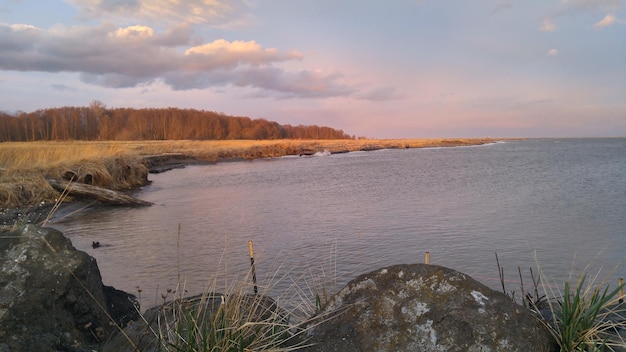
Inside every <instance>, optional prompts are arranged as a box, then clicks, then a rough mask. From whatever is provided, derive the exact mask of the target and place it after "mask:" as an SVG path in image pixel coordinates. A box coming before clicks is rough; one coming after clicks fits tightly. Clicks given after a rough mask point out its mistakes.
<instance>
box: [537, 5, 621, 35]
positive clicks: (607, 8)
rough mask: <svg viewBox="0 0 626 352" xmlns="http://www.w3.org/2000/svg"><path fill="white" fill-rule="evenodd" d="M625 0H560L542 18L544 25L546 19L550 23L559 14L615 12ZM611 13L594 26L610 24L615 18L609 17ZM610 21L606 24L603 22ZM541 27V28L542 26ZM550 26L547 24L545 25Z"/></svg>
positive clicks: (559, 15)
mask: <svg viewBox="0 0 626 352" xmlns="http://www.w3.org/2000/svg"><path fill="white" fill-rule="evenodd" d="M624 3H626V0H562V1H561V3H560V5H559V6H558V7H557V8H555V9H554V10H553V11H552V12H551V13H550V14H549V15H548V16H546V18H545V19H544V27H545V23H546V21H548V23H552V22H551V21H552V19H553V18H556V17H561V16H572V15H578V14H589V15H593V16H595V15H597V14H598V13H605V14H606V13H610V14H611V13H617V12H618V10H619V9H620V8H621V7H623V6H624ZM609 16H611V15H607V16H606V17H605V18H604V19H603V20H601V21H600V22H598V23H596V24H595V25H594V27H596V28H599V27H603V26H607V25H610V24H612V23H614V22H611V21H615V19H612V20H611V19H610V17H609ZM604 21H607V22H610V23H608V24H604V23H603V22H604ZM544 27H541V28H544ZM547 28H550V27H549V26H548V27H546V29H547Z"/></svg>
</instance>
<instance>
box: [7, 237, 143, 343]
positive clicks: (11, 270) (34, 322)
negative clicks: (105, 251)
mask: <svg viewBox="0 0 626 352" xmlns="http://www.w3.org/2000/svg"><path fill="white" fill-rule="evenodd" d="M107 294H108V296H107ZM110 307H115V310H114V312H115V314H114V315H115V318H113V319H114V320H115V319H117V321H116V323H117V324H124V323H125V322H127V321H128V320H129V319H132V317H133V312H132V311H129V309H130V307H132V310H133V311H134V310H135V309H134V296H132V295H129V294H125V293H123V292H121V291H117V290H115V289H112V288H107V289H106V293H105V289H104V286H103V284H102V278H101V276H100V271H99V269H98V266H97V264H96V260H95V259H94V258H92V257H90V256H89V255H87V254H86V253H85V252H82V251H78V250H76V249H75V248H74V247H73V246H72V244H71V241H70V240H69V239H67V238H66V237H64V236H63V234H62V233H61V232H59V231H56V230H54V229H49V228H40V227H36V226H34V225H26V226H23V227H20V228H18V229H17V230H15V231H12V232H5V233H2V234H1V236H0V350H2V351H4V350H6V351H40V352H47V351H87V350H92V349H93V346H96V347H97V346H98V344H99V343H100V342H101V341H103V340H105V339H106V338H107V337H108V336H110V335H111V334H112V333H113V332H114V331H115V330H116V329H117V327H115V324H114V323H113V322H112V321H111V318H110V317H109V308H110Z"/></svg>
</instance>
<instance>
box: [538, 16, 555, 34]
mask: <svg viewBox="0 0 626 352" xmlns="http://www.w3.org/2000/svg"><path fill="white" fill-rule="evenodd" d="M539 30H540V31H542V32H554V31H556V25H555V24H554V23H552V20H551V19H549V18H544V19H543V25H542V26H541V27H539Z"/></svg>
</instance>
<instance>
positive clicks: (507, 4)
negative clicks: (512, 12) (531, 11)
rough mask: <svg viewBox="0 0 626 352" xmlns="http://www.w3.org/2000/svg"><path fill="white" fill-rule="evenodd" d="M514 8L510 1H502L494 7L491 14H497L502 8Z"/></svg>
mask: <svg viewBox="0 0 626 352" xmlns="http://www.w3.org/2000/svg"><path fill="white" fill-rule="evenodd" d="M512 8H513V4H511V3H510V2H508V1H501V2H499V3H497V4H496V5H495V6H494V7H493V9H492V10H491V14H492V15H495V14H496V13H498V12H500V11H502V10H507V9H512Z"/></svg>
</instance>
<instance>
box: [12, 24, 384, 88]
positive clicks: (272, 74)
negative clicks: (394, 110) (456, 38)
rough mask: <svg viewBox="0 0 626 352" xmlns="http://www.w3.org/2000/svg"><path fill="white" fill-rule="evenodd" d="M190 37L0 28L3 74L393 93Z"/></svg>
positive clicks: (285, 55)
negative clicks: (362, 88) (288, 67)
mask: <svg viewBox="0 0 626 352" xmlns="http://www.w3.org/2000/svg"><path fill="white" fill-rule="evenodd" d="M191 36H192V31H191V29H190V28H189V27H188V26H187V25H179V26H176V27H172V28H170V29H169V30H167V31H165V32H163V33H159V32H157V31H155V30H154V29H153V28H151V27H148V26H141V25H135V26H128V27H116V26H114V25H113V24H112V23H104V24H101V25H100V26H96V27H84V26H75V27H66V26H62V25H56V26H54V27H52V28H50V29H49V30H47V31H46V30H42V29H39V28H36V27H33V26H26V25H11V26H9V25H4V24H0V47H2V48H3V49H4V50H2V52H0V69H1V70H13V71H35V72H53V73H54V72H72V73H78V74H79V77H80V79H81V80H82V81H83V82H85V83H89V84H92V85H98V86H103V87H108V88H128V87H145V86H149V85H150V84H153V83H155V82H163V83H165V84H167V85H169V86H170V87H171V88H172V89H174V90H187V89H205V88H215V87H224V86H235V87H249V88H252V89H254V90H256V93H255V94H258V95H266V96H270V95H271V96H275V97H278V98H326V97H334V96H353V97H355V98H360V99H370V100H385V99H389V98H392V97H393V96H394V93H393V92H392V91H391V90H389V89H380V90H375V91H372V92H370V93H361V96H359V97H357V96H356V94H357V93H359V92H360V90H359V89H358V88H357V86H354V85H351V84H348V83H345V82H344V81H345V80H344V77H343V75H342V74H341V73H336V72H335V73H329V74H327V73H324V72H321V71H310V70H294V71H287V70H284V69H282V68H280V67H278V66H279V65H280V64H281V63H283V62H286V61H300V60H302V59H303V55H302V54H300V53H299V52H298V51H296V50H292V51H287V52H281V51H279V50H278V49H275V48H265V47H263V46H262V45H261V44H259V43H257V42H256V41H227V40H225V39H218V40H214V41H212V42H210V43H204V44H200V45H193V44H192V43H191V39H190V38H191Z"/></svg>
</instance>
